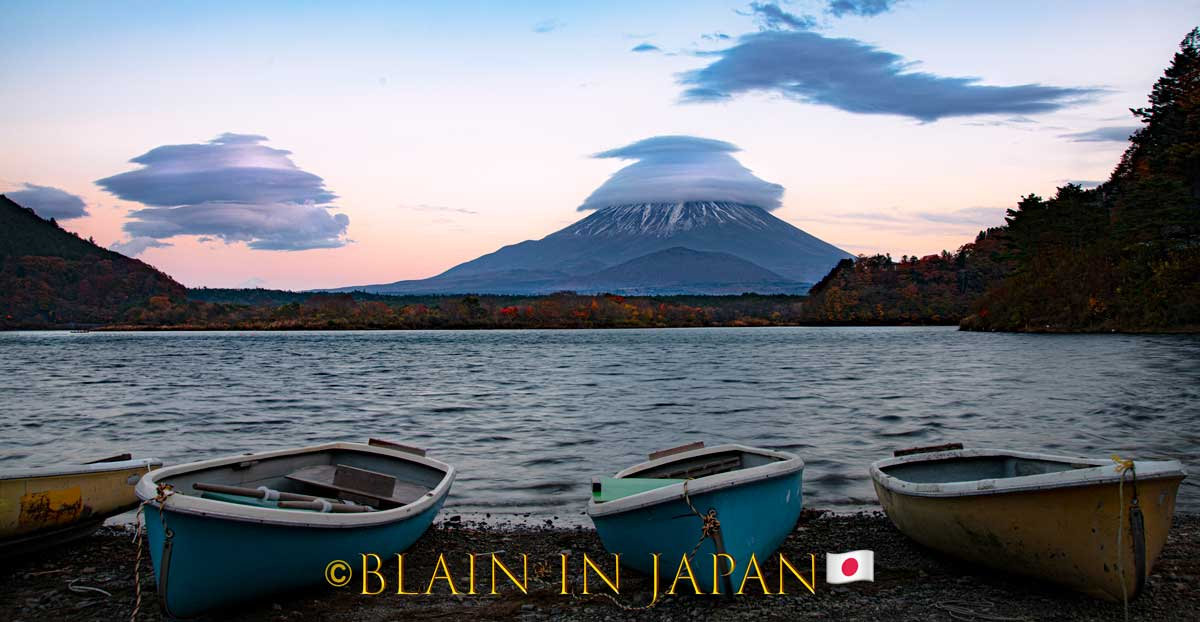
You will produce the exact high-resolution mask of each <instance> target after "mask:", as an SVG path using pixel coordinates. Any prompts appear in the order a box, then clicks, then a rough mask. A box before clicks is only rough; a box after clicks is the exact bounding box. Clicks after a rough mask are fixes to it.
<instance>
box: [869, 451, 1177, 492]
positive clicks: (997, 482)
mask: <svg viewBox="0 0 1200 622" xmlns="http://www.w3.org/2000/svg"><path fill="white" fill-rule="evenodd" d="M995 457H1002V458H1019V459H1026V460H1040V461H1046V462H1057V463H1067V464H1073V465H1074V464H1087V465H1091V466H1090V467H1087V468H1075V469H1069V470H1066V471H1056V472H1053V473H1038V474H1034V475H1019V476H1014V477H996V478H979V479H973V480H965V481H957V482H925V483H918V482H910V481H907V480H903V479H900V478H899V477H896V476H894V475H889V474H887V473H886V472H884V469H887V468H891V467H895V466H898V465H902V464H913V463H920V462H940V461H946V460H957V459H963V458H995ZM1134 463H1135V465H1136V473H1137V478H1138V479H1139V480H1143V481H1144V480H1151V479H1169V478H1179V479H1181V480H1182V479H1184V478H1186V477H1187V471H1186V470H1184V468H1183V464H1182V463H1181V462H1180V461H1178V460H1136V461H1134ZM1116 466H1117V465H1116V463H1115V462H1113V461H1112V460H1106V459H1097V458H1082V457H1074V456H1060V455H1054V454H1042V453H1034V452H1026V451H1013V450H1007V449H987V448H977V449H952V450H947V451H937V452H930V453H922V454H911V455H907V456H901V457H898V458H885V459H883V460H877V461H875V462H874V463H872V464H871V468H870V473H871V479H872V480H873V481H874V482H875V483H876V484H878V485H879V486H882V487H883V488H885V489H887V490H889V491H891V492H894V493H898V494H902V495H908V496H912V497H934V498H956V497H973V496H983V495H997V494H1005V493H1020V492H1036V491H1042V490H1055V489H1059V488H1074V487H1083V486H1097V485H1106V484H1116V483H1118V481H1119V480H1120V478H1121V474H1120V473H1119V472H1118V471H1117V470H1116V468H1115V467H1116ZM1104 467H1114V468H1112V469H1105V468H1104Z"/></svg>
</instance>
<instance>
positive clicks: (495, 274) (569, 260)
mask: <svg viewBox="0 0 1200 622" xmlns="http://www.w3.org/2000/svg"><path fill="white" fill-rule="evenodd" d="M847 257H851V255H850V254H849V253H847V252H846V251H843V250H841V249H839V248H837V247H836V246H833V245H832V244H829V243H827V242H824V241H822V240H820V239H818V238H816V237H814V236H812V235H809V234H808V233H805V232H804V231H802V230H800V229H799V228H797V227H794V226H792V225H790V224H788V223H787V222H784V221H783V220H780V219H779V218H776V217H775V216H772V215H771V214H770V213H769V212H768V211H767V210H764V209H762V208H760V207H756V206H754V205H748V204H743V203H735V202H729V201H685V202H678V203H634V204H624V205H613V206H609V207H604V208H601V209H597V210H595V211H593V212H592V213H591V214H589V215H588V216H587V217H585V218H583V219H582V220H579V221H578V222H576V223H574V224H572V225H570V226H568V227H566V228H565V229H562V230H560V231H556V232H554V233H552V234H550V235H548V236H546V237H544V238H542V239H540V240H527V241H525V242H520V243H518V244H512V245H510V246H505V247H503V248H501V249H499V250H497V251H495V252H493V253H489V254H487V255H483V256H482V257H479V258H476V259H473V260H471V261H468V262H466V263H462V264H459V265H457V266H454V267H453V268H450V269H449V270H447V271H445V272H443V273H441V274H439V275H437V276H434V277H430V278H427V279H420V280H411V281H397V282H395V283H387V284H380V285H365V286H357V287H345V288H341V289H338V290H335V291H367V292H372V293H381V294H465V293H476V294H545V293H551V292H555V291H562V290H572V291H576V292H580V293H593V292H609V293H615V294H619V293H626V294H729V293H735V294H736V293H742V292H757V293H804V292H806V291H807V290H808V288H809V287H810V286H811V284H812V283H814V282H816V281H818V280H820V278H821V277H823V276H825V274H826V273H828V272H829V270H830V269H832V268H833V267H834V266H835V265H836V264H837V262H838V261H840V260H841V259H844V258H847Z"/></svg>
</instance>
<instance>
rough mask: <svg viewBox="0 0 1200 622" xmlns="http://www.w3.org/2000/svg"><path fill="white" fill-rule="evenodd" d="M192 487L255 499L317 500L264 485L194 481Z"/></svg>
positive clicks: (317, 498)
mask: <svg viewBox="0 0 1200 622" xmlns="http://www.w3.org/2000/svg"><path fill="white" fill-rule="evenodd" d="M192 488H195V489H196V490H202V491H204V492H219V493H221V494H226V495H237V496H239V497H253V498H255V499H265V500H280V501H318V500H320V498H319V497H312V496H309V495H298V494H296V493H294V492H282V491H279V490H271V489H270V488H267V487H266V486H264V487H262V488H242V487H241V486H226V485H224V484H206V483H204V482H196V483H194V484H192Z"/></svg>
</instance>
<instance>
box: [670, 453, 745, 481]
mask: <svg viewBox="0 0 1200 622" xmlns="http://www.w3.org/2000/svg"><path fill="white" fill-rule="evenodd" d="M670 466H677V465H670ZM740 468H742V457H741V456H740V455H737V454H734V455H724V456H713V457H712V459H709V460H705V461H703V462H699V463H695V462H693V463H684V464H680V465H678V468H676V469H673V470H669V471H666V472H656V473H655V475H654V477H656V478H662V479H696V478H697V477H705V476H707V475H716V474H718V473H728V472H729V471H736V470H738V469H740Z"/></svg>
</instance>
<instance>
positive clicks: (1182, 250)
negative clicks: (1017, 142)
mask: <svg viewBox="0 0 1200 622" xmlns="http://www.w3.org/2000/svg"><path fill="white" fill-rule="evenodd" d="M1132 112H1133V115H1134V116H1135V117H1136V118H1137V119H1138V120H1140V121H1141V122H1142V124H1143V125H1142V127H1141V129H1139V130H1138V131H1137V132H1136V133H1134V134H1133V136H1132V137H1131V138H1130V145H1129V148H1128V149H1127V150H1126V151H1125V154H1124V156H1122V158H1121V161H1120V163H1119V164H1118V165H1117V167H1116V169H1115V170H1114V171H1113V173H1112V176H1111V177H1110V178H1109V180H1108V181H1107V182H1105V183H1104V184H1102V185H1100V186H1099V187H1097V188H1095V189H1092V190H1084V189H1082V188H1080V187H1079V186H1072V185H1067V186H1064V187H1062V188H1059V189H1058V192H1057V194H1056V195H1055V196H1054V197H1053V198H1050V199H1042V198H1041V197H1038V196H1035V195H1029V196H1027V197H1024V198H1022V199H1021V202H1020V203H1019V204H1018V205H1017V207H1016V209H1012V210H1009V212H1008V218H1007V222H1008V225H1007V232H1008V236H1007V237H1008V249H1009V253H1010V254H1011V256H1012V257H1013V259H1014V260H1015V262H1016V267H1015V270H1014V272H1013V274H1012V275H1011V276H1009V277H1008V278H1006V279H1004V280H1002V281H999V282H997V283H996V284H994V285H993V286H992V287H990V288H989V289H988V291H987V292H986V293H985V294H984V296H983V297H981V298H980V299H979V300H978V301H977V302H976V303H975V307H974V308H975V314H974V315H973V316H971V317H970V318H968V319H967V320H966V321H965V322H964V323H963V326H964V328H970V329H980V330H1151V331H1152V330H1178V329H1193V330H1194V329H1198V328H1200V29H1196V30H1192V32H1191V33H1189V34H1188V36H1187V37H1186V38H1185V39H1184V40H1183V43H1182V44H1180V46H1179V52H1178V53H1177V54H1175V58H1174V59H1173V60H1172V62H1171V65H1170V67H1168V68H1167V70H1166V71H1165V72H1164V74H1163V76H1162V78H1160V79H1159V80H1158V82H1157V83H1156V84H1155V85H1154V89H1153V91H1152V92H1151V94H1150V101H1149V105H1148V106H1147V107H1145V108H1139V109H1136V110H1133V111H1132Z"/></svg>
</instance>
